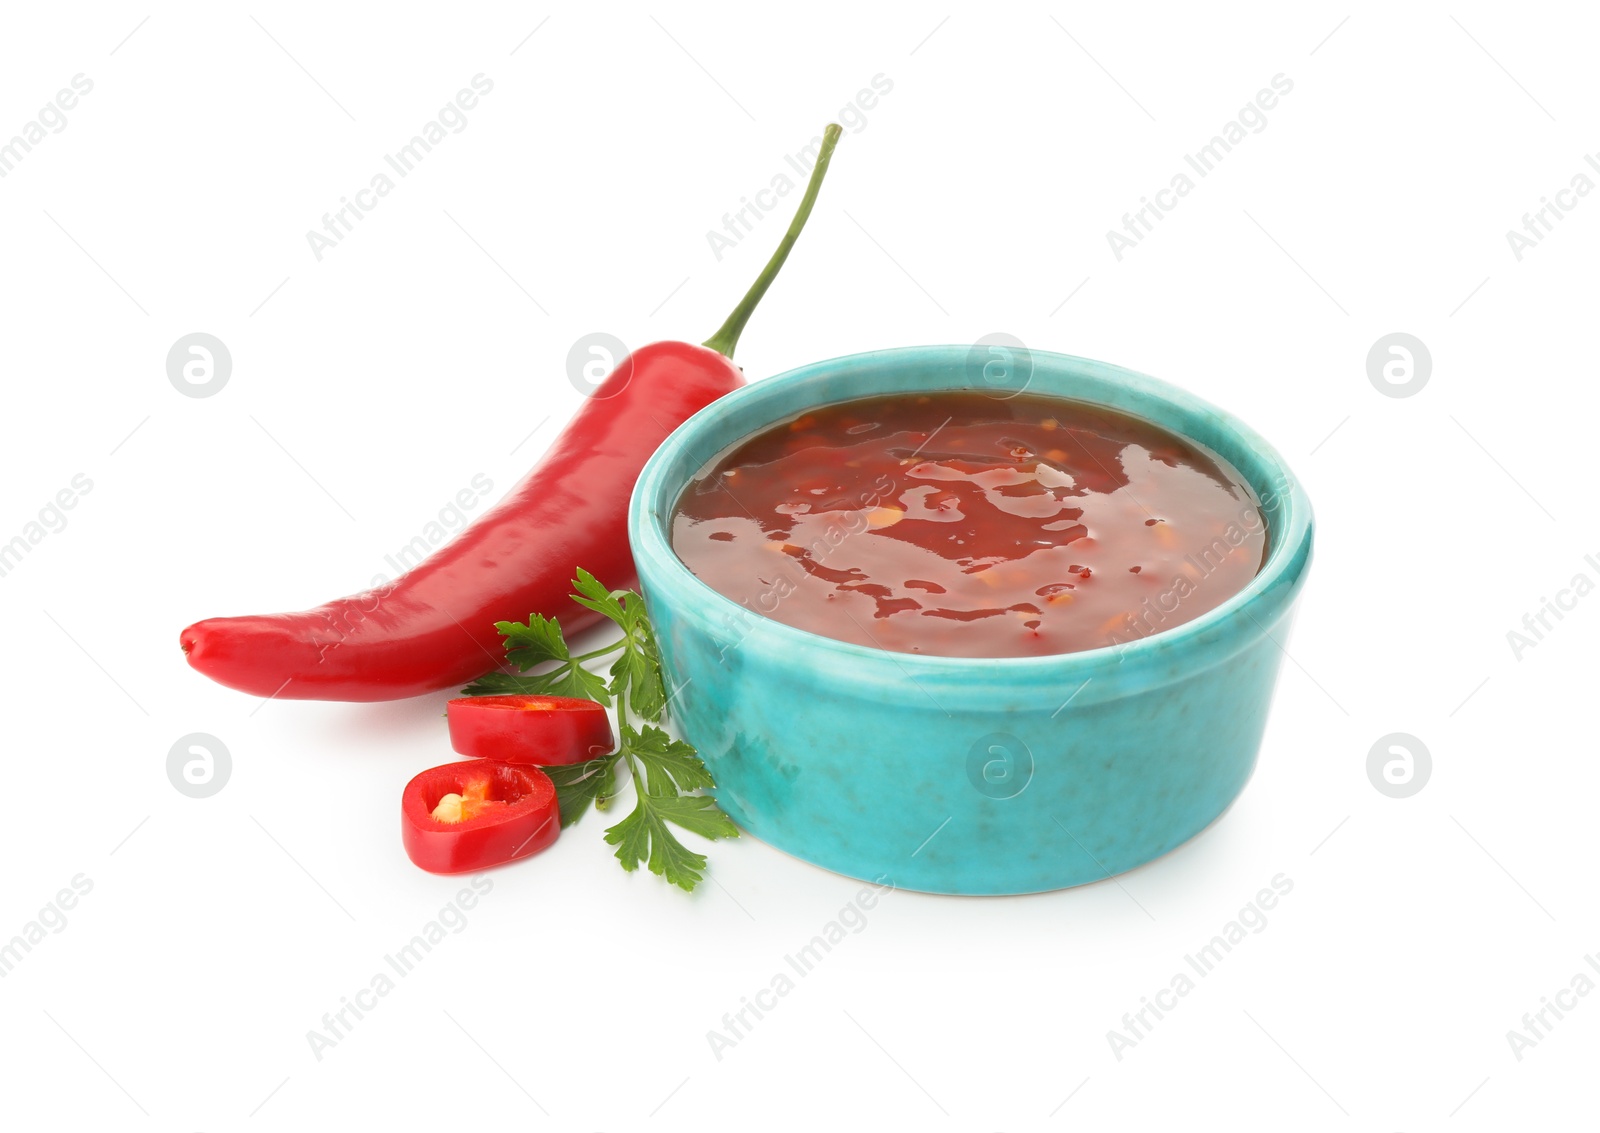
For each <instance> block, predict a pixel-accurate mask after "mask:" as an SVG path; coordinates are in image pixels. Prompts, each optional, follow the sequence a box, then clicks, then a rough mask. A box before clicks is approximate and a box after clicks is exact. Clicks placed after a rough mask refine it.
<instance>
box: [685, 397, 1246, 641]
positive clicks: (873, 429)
mask: <svg viewBox="0 0 1600 1133" xmlns="http://www.w3.org/2000/svg"><path fill="white" fill-rule="evenodd" d="M1267 535H1268V533H1267V529H1266V526H1265V523H1264V522H1263V520H1262V513H1261V509H1260V503H1259V501H1258V500H1257V498H1256V496H1255V494H1254V493H1253V492H1252V491H1251V489H1250V487H1249V485H1248V484H1247V483H1246V481H1245V480H1244V478H1243V477H1242V476H1241V475H1240V474H1239V473H1238V472H1237V471H1236V470H1235V469H1234V468H1233V467H1231V466H1230V465H1229V464H1228V463H1227V462H1226V461H1224V460H1223V459H1222V458H1221V457H1220V456H1218V455H1217V454H1215V453H1213V452H1211V451H1210V450H1208V449H1206V448H1205V447H1204V446H1202V445H1200V444H1198V443H1196V442H1194V441H1191V440H1188V439H1185V438H1183V437H1180V436H1178V435H1177V434H1175V433H1172V432H1169V431H1168V430H1166V429H1164V428H1162V427H1161V426H1159V425H1156V424H1154V423H1152V422H1149V421H1146V420H1143V419H1141V418H1138V417H1134V416H1130V415H1127V414H1123V413H1120V412H1117V411H1115V410H1112V409H1108V408H1105V407H1103V406H1098V405H1091V404H1088V403H1086V402H1079V401H1070V400H1066V399H1063V398H1054V397H1042V396H1036V395H1031V394H1022V395H1018V396H1015V397H1011V398H1007V399H1004V400H1002V399H997V398H994V397H991V396H989V395H987V394H985V393H975V392H968V391H934V392H929V393H927V394H916V395H905V394H897V395H892V396H880V397H870V398H863V399H860V400H854V401H846V402H840V403H836V404H832V405H826V406H823V407H820V408H816V409H812V410H809V411H807V412H805V413H802V414H800V415H798V416H795V417H792V418H790V419H788V420H785V421H781V422H779V423H777V424H775V425H773V426H771V427H769V428H766V429H764V430H762V431H760V432H758V433H756V434H754V435H752V436H750V437H747V438H745V439H743V440H741V441H739V442H737V443H735V444H734V445H732V446H730V447H729V448H728V449H726V450H724V451H723V452H722V453H721V454H720V455H719V456H717V457H716V458H714V459H713V460H712V461H711V463H710V464H709V465H708V466H707V467H706V469H705V470H703V471H702V473H701V474H700V475H698V476H696V477H695V478H694V479H693V480H692V481H691V482H690V483H689V485H688V486H687V487H686V488H685V490H684V491H683V493H682V495H681V496H680V497H679V499H678V501H677V505H676V508H675V510H674V513H673V516H672V520H671V541H672V547H673V549H674V551H675V552H676V553H677V555H678V557H679V558H680V559H681V560H682V561H683V563H684V565H686V566H687V567H688V568H689V570H690V571H691V572H693V573H694V574H695V575H696V576H697V577H699V578H700V579H701V580H702V581H704V582H705V583H706V584H707V585H709V586H710V587H711V588H712V589H714V590H716V591H718V592H720V593H722V594H724V595H726V596H728V597H730V598H732V599H734V600H735V601H737V602H740V603H741V604H743V605H745V606H747V607H748V608H749V609H751V610H753V611H755V612H757V613H761V614H764V615H766V616H767V617H770V618H773V619H775V620H777V621H780V622H783V623H785V624H788V625H791V626H795V627H797V628H800V629H804V630H809V631H811V632H813V633H817V634H822V635H824V636H826V637H832V638H836V639H838V640H841V641H847V642H852V643H854V644H858V645H863V646H868V647H874V648H878V649H885V650H890V651H894V652H901V653H922V654H927V655H930V656H948V657H1025V656H1037V655H1047V654H1057V653H1072V652H1077V651H1080V650H1086V649H1094V648H1099V647H1102V646H1108V645H1116V644H1119V643H1122V642H1126V641H1130V640H1134V639H1137V638H1142V637H1148V636H1149V635H1151V634H1153V633H1157V632H1160V631H1161V630H1165V629H1171V628H1173V627H1174V626H1178V625H1182V624H1183V623H1185V622H1188V621H1192V620H1193V619H1195V618H1197V617H1199V616H1200V615H1201V614H1203V613H1205V612H1207V611H1208V610H1211V609H1214V608H1216V607H1217V606H1219V605H1221V604H1222V603H1223V602H1225V601H1226V600H1227V599H1228V598H1230V597H1232V596H1233V595H1234V594H1236V593H1238V592H1239V591H1240V590H1243V589H1244V588H1245V587H1246V586H1247V585H1248V584H1249V582H1250V580H1251V579H1252V578H1254V577H1255V575H1256V573H1257V572H1258V571H1259V570H1260V569H1261V566H1262V563H1263V561H1264V558H1265V555H1266V551H1267Z"/></svg>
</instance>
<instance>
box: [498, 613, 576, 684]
mask: <svg viewBox="0 0 1600 1133" xmlns="http://www.w3.org/2000/svg"><path fill="white" fill-rule="evenodd" d="M494 628H495V629H497V630H499V631H500V636H501V637H502V638H504V639H505V647H506V660H508V661H510V662H511V663H512V664H513V665H515V666H516V667H517V668H518V669H519V670H521V671H522V672H524V673H526V672H527V671H528V670H529V669H531V668H533V667H534V666H535V665H537V664H539V663H540V662H542V661H568V660H571V658H572V654H571V653H569V652H567V640H566V638H564V637H563V636H562V635H561V622H560V621H558V620H557V619H555V618H547V617H545V616H544V615H543V614H529V615H528V620H527V622H526V624H524V623H522V622H495V623H494Z"/></svg>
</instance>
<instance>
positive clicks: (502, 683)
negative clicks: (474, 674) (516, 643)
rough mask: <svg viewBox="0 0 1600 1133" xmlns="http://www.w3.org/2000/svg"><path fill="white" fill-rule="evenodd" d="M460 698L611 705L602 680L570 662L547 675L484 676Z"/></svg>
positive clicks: (510, 674)
mask: <svg viewBox="0 0 1600 1133" xmlns="http://www.w3.org/2000/svg"><path fill="white" fill-rule="evenodd" d="M461 695H462V696H576V697H579V698H580V699H583V700H594V701H598V702H599V703H601V704H610V703H611V694H610V692H609V691H607V689H606V682H605V678H604V677H600V676H597V675H595V674H594V673H591V672H590V671H589V670H588V669H585V668H584V667H583V666H582V665H580V664H578V663H577V662H575V661H574V662H569V663H568V664H565V665H562V666H560V667H559V668H555V669H551V670H550V671H549V672H548V673H534V674H532V675H531V676H518V675H517V674H516V673H501V672H498V671H497V672H493V673H485V674H483V676H481V677H479V678H478V679H477V680H475V681H473V682H472V683H471V684H470V685H468V686H467V687H466V688H464V689H462V690H461Z"/></svg>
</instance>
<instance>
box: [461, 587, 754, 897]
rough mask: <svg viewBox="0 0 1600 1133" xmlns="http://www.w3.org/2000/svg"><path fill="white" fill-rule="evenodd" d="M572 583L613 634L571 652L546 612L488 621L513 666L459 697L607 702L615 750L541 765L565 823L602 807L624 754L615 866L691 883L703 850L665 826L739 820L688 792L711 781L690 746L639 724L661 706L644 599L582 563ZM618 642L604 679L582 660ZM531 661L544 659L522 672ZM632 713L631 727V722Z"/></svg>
mask: <svg viewBox="0 0 1600 1133" xmlns="http://www.w3.org/2000/svg"><path fill="white" fill-rule="evenodd" d="M572 586H573V590H574V591H576V593H574V594H573V595H572V598H573V601H575V602H577V603H578V604H579V605H581V606H584V607H585V608H587V609H590V610H593V611H595V612H596V613H598V614H601V615H602V616H604V617H606V618H608V619H609V620H611V621H612V622H614V623H615V624H616V625H617V627H618V628H619V629H620V630H621V631H622V638H621V640H620V641H618V642H615V643H614V644H612V645H609V646H606V647H605V648H603V649H598V650H595V651H593V652H591V653H586V654H583V655H582V656H581V657H573V656H572V654H571V652H570V651H569V649H568V648H567V642H566V639H565V638H564V637H563V636H562V633H561V625H560V623H559V622H558V621H557V620H556V619H554V618H545V617H543V616H541V615H539V614H531V615H529V617H528V620H527V622H526V623H524V622H496V623H495V628H496V629H497V630H499V631H500V634H501V636H502V637H503V638H504V639H505V649H506V658H507V660H508V661H509V662H510V663H511V664H512V665H514V666H515V667H516V668H517V669H518V670H520V673H503V672H492V673H485V674H484V675H483V676H481V677H479V678H478V679H477V680H476V681H474V682H473V683H472V684H471V685H469V686H468V687H467V688H465V689H463V690H462V691H463V692H464V693H465V694H466V695H468V696H493V695H507V694H525V695H558V696H575V697H581V698H583V699H586V700H593V701H596V702H598V703H600V704H605V705H610V704H612V703H613V701H614V702H615V704H616V707H617V729H618V732H619V733H620V735H621V738H622V742H621V743H620V744H619V745H618V748H617V750H616V751H615V752H613V753H612V754H610V755H607V756H602V757H601V758H599V759H592V760H589V761H588V762H587V763H577V764H570V765H567V766H559V767H546V768H544V771H545V773H546V774H547V775H549V776H550V778H551V780H552V782H554V783H555V787H556V804H557V806H558V807H559V808H560V811H561V825H562V826H563V827H566V826H571V825H572V824H573V823H574V822H576V821H578V819H579V818H581V817H582V816H583V814H584V813H585V812H586V811H587V810H588V809H589V807H590V805H591V804H592V805H593V806H594V807H595V809H596V810H604V809H606V807H607V805H608V804H609V803H610V802H611V799H612V797H613V796H614V794H615V792H616V789H617V767H618V764H619V763H621V762H622V761H624V760H625V761H626V765H627V769H628V774H629V777H630V779H631V780H632V782H633V785H634V795H635V799H634V808H633V810H632V812H631V813H629V814H628V816H627V817H626V818H624V819H623V820H622V821H621V822H618V823H617V824H616V825H614V826H612V827H610V828H609V829H607V830H606V832H605V839H606V841H607V842H608V843H610V844H611V845H613V846H615V847H616V848H617V849H616V856H617V860H618V861H620V862H621V863H622V868H623V869H625V870H628V871H629V872H632V871H633V870H636V869H638V868H639V866H640V865H641V864H644V865H646V866H647V867H648V868H649V869H650V871H651V872H652V873H655V874H659V875H661V876H662V877H665V878H666V879H667V881H668V882H670V883H671V884H673V885H677V886H679V887H681V888H683V889H686V890H692V889H693V888H694V887H695V886H696V885H697V884H699V882H700V881H701V880H702V879H703V878H704V871H705V867H706V859H705V855H703V854H697V853H695V852H694V851H693V850H690V849H689V848H688V847H687V846H685V845H684V844H683V843H682V842H680V841H678V837H677V835H676V834H674V833H673V831H672V827H673V826H677V827H680V828H682V829H684V830H688V831H690V832H692V833H695V834H698V835H700V836H701V837H703V838H710V839H717V838H736V837H738V835H739V828H738V827H737V826H735V825H734V823H733V820H732V819H731V818H729V817H728V816H727V815H726V814H724V813H723V812H722V811H721V810H720V809H719V808H718V807H717V803H716V800H715V799H713V798H712V797H711V796H709V795H702V794H694V793H692V792H696V791H702V790H707V789H710V788H712V787H714V786H715V784H714V783H713V782H712V779H711V773H710V771H709V770H707V768H706V765H705V763H703V762H702V761H701V759H700V756H699V755H698V754H697V753H696V752H695V750H694V748H693V746H691V745H690V744H687V743H685V742H683V741H682V740H674V739H673V738H672V737H671V736H669V735H667V733H666V732H664V731H662V730H661V729H660V728H658V727H654V726H653V725H652V724H651V723H648V722H649V721H659V720H661V719H662V717H663V716H665V715H666V711H667V690H666V678H665V676H664V674H663V672H662V668H661V652H660V649H659V648H658V646H657V644H656V634H655V629H654V627H652V626H651V624H650V618H649V615H648V613H647V611H646V610H645V606H644V599H643V598H642V597H640V596H639V595H638V594H636V593H634V592H633V591H631V590H607V589H606V588H605V587H604V586H603V585H601V583H600V581H599V579H597V578H595V576H594V575H592V574H590V573H589V572H588V571H586V570H579V571H578V572H577V578H575V579H574V580H573V583H572ZM618 650H620V654H619V656H618V657H617V658H616V660H615V661H613V662H612V664H611V670H610V674H609V676H610V680H609V681H607V680H606V679H604V678H602V677H599V676H596V675H595V674H593V673H590V672H589V671H588V670H586V669H584V667H583V661H585V660H592V659H594V658H596V657H599V656H603V655H605V654H607V653H612V652H616V651H618ZM538 666H549V667H548V668H546V669H545V670H544V671H543V672H538V673H532V672H529V670H530V669H534V668H536V667H538ZM636 720H637V721H639V722H641V726H640V727H639V728H635V727H634V722H635V721H636Z"/></svg>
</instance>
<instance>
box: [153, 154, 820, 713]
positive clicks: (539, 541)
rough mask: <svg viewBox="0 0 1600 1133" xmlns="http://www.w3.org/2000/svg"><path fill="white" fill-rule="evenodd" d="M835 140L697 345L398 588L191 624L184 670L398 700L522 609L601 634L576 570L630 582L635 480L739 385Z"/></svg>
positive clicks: (601, 413) (312, 692) (639, 385)
mask: <svg viewBox="0 0 1600 1133" xmlns="http://www.w3.org/2000/svg"><path fill="white" fill-rule="evenodd" d="M839 134H840V130H839V127H838V126H837V125H830V126H829V127H828V128H827V130H826V131H824V134H823V142H822V148H821V150H820V151H819V152H818V154H817V163H816V166H815V168H813V170H812V171H811V180H810V182H809V183H808V184H807V186H806V191H805V195H804V196H803V197H802V198H801V201H800V206H799V208H798V209H797V210H796V212H795V216H794V220H793V221H792V222H791V223H790V225H789V230H788V232H786V233H785V234H784V237H783V240H782V241H781V242H780V243H779V245H778V249H777V251H776V252H774V253H773V255H772V259H771V260H769V261H768V263H767V265H766V267H765V268H764V269H763V270H762V272H761V275H760V277H759V278H757V280H756V282H755V284H754V285H753V286H752V287H751V288H750V290H749V292H748V293H746V295H745V297H744V299H743V300H741V301H740V303H739V306H738V307H736V308H735V309H734V311H733V313H732V314H730V315H729V316H728V319H727V322H725V323H724V324H723V325H722V328H721V329H720V330H718V331H717V333H716V334H715V335H713V336H712V337H711V338H710V339H708V340H707V341H706V343H705V345H703V346H694V345H692V344H690V343H687V342H656V343H652V344H650V345H649V346H644V347H641V348H639V349H638V350H636V351H634V352H633V353H632V354H631V355H629V356H628V357H627V358H626V359H625V360H623V361H622V362H621V363H620V364H619V365H618V366H617V368H616V369H615V370H614V371H612V373H611V374H610V376H608V377H607V378H606V379H605V381H603V382H601V383H600V386H599V388H597V389H596V390H595V392H594V394H593V395H592V396H591V397H590V398H589V399H588V400H587V401H586V402H585V403H584V405H583V407H582V408H581V409H579V410H578V413H577V416H575V417H574V418H573V419H572V421H571V423H569V424H568V425H567V427H566V429H565V430H564V431H563V432H562V434H561V436H560V437H559V438H557V440H556V442H555V444H554V445H553V446H552V447H551V448H550V450H549V452H547V453H546V454H545V456H544V458H543V459H542V460H541V461H540V462H539V463H538V465H536V466H535V467H534V469H533V471H532V472H530V473H529V474H528V475H527V476H526V477H525V478H524V479H523V480H522V482H521V483H520V484H518V485H517V486H516V487H515V488H513V489H512V491H511V492H510V494H509V495H507V496H506V498H505V499H503V500H501V501H500V503H498V504H496V505H495V506H494V507H493V508H492V509H490V510H489V511H487V512H485V513H484V514H483V515H481V516H480V517H478V519H477V521H476V522H474V523H473V524H472V525H471V526H470V527H468V528H467V529H466V530H465V531H463V532H462V533H461V534H460V535H459V536H457V537H456V538H455V539H454V540H453V541H451V542H450V543H448V544H446V545H445V546H443V547H441V548H440V549H439V550H438V551H437V552H435V553H434V554H433V555H431V556H430V557H429V558H428V559H426V560H425V561H424V562H422V563H421V564H420V565H418V566H417V567H415V568H413V569H412V570H411V571H409V572H407V573H406V574H404V575H402V576H401V577H400V578H398V579H396V580H395V581H394V582H391V583H388V584H386V585H384V586H380V587H377V588H375V589H372V590H368V591H365V592H364V593H361V594H355V595H352V596H350V597H348V598H338V599H335V600H334V601H332V602H329V603H327V604H325V605H322V606H318V607H317V608H316V609H314V610H304V611H300V612H298V613H290V614H260V615H254V616H250V617H238V618H208V619H207V620H205V621H202V622H196V623H195V624H194V625H192V626H190V627H189V628H188V629H185V630H184V631H183V633H182V634H181V635H180V636H179V643H180V644H181V645H182V647H183V651H184V653H185V654H187V655H188V659H189V664H190V665H192V666H194V667H195V668H196V669H198V670H199V671H200V672H202V673H204V674H205V675H206V676H208V677H210V678H211V679H212V680H214V681H217V682H218V683H219V684H224V685H227V686H228V687H229V688H236V689H239V690H240V691H242V692H248V693H253V694H255V695H256V696H265V697H279V698H285V699H300V700H395V699H398V698H400V697H406V696H416V695H418V694H420V693H425V692H432V691H434V690H435V689H441V688H446V687H448V686H450V685H456V684H461V683H462V682H464V681H466V680H469V679H470V678H472V677H475V676H477V675H478V674H480V673H482V672H484V671H485V670H486V669H490V668H494V667H495V666H496V665H498V664H499V661H500V655H499V635H498V633H497V632H496V630H495V628H494V623H495V622H497V621H507V620H513V619H516V620H520V619H523V618H526V617H527V616H528V614H529V612H530V611H532V612H537V613H540V614H543V615H545V616H546V617H553V618H559V619H560V621H561V626H562V629H563V630H565V631H566V632H568V633H571V632H573V631H575V630H581V629H583V628H585V627H587V626H589V625H592V624H594V623H595V622H598V621H599V620H600V617H601V616H600V615H599V614H596V613H594V612H593V611H592V610H588V609H585V608H584V607H582V606H579V605H578V604H577V603H576V602H573V601H572V598H571V586H570V581H571V579H572V574H573V571H574V570H575V569H576V568H578V567H583V568H584V569H586V570H589V571H591V572H592V573H594V574H596V575H598V576H599V577H600V578H604V579H607V580H608V581H609V580H611V579H616V580H618V581H617V582H616V585H618V586H631V585H632V584H633V583H632V580H633V579H634V577H635V573H634V565H633V555H632V553H631V551H630V550H629V547H628V535H627V514H628V497H629V495H630V494H631V493H632V491H633V485H634V482H635V481H636V480H637V479H638V478H639V472H640V471H641V470H642V469H643V467H644V463H645V461H646V460H648V459H649V458H650V455H651V454H652V453H654V452H655V450H656V449H657V448H658V447H660V445H661V442H662V441H664V440H665V439H666V437H667V434H668V433H670V432H671V431H672V430H673V429H675V428H677V426H678V425H680V424H682V423H683V422H684V421H686V420H687V419H688V418H689V417H690V416H692V415H693V414H694V413H696V412H697V411H699V410H700V409H702V408H704V407H705V406H706V405H709V404H710V403H711V402H713V401H715V400H716V399H717V398H719V397H721V396H722V395H723V394H725V393H728V392H729V391H730V390H732V389H734V388H735V387H737V386H739V385H742V384H743V382H744V375H743V373H742V371H741V370H740V369H739V367H737V366H735V365H734V364H733V362H732V361H731V359H732V356H733V349H734V346H735V344H736V343H737V342H738V340H739V334H740V332H741V331H742V330H743V329H744V325H745V323H746V322H747V321H748V320H749V318H750V314H751V312H752V311H754V310H755V307H756V304H757V303H759V302H760V301H761V297H762V296H763V295H764V294H766V291H767V288H768V287H769V286H771V284H772V281H773V279H774V278H775V277H776V276H777V274H778V270H779V269H780V268H781V267H782V266H783V262H784V260H785V259H786V258H788V255H789V249H790V248H791V247H793V246H794V242H795V240H796V239H797V238H798V237H799V235H800V230H801V229H802V228H803V227H804V226H805V222H806V218H807V217H808V216H809V215H810V214H811V207H812V205H813V204H814V203H815V201H816V198H817V191H818V189H819V188H820V187H821V185H822V178H823V176H824V174H825V173H826V172H827V168H828V161H829V158H830V157H831V156H832V154H833V148H834V146H835V144H837V142H838V140H839Z"/></svg>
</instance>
